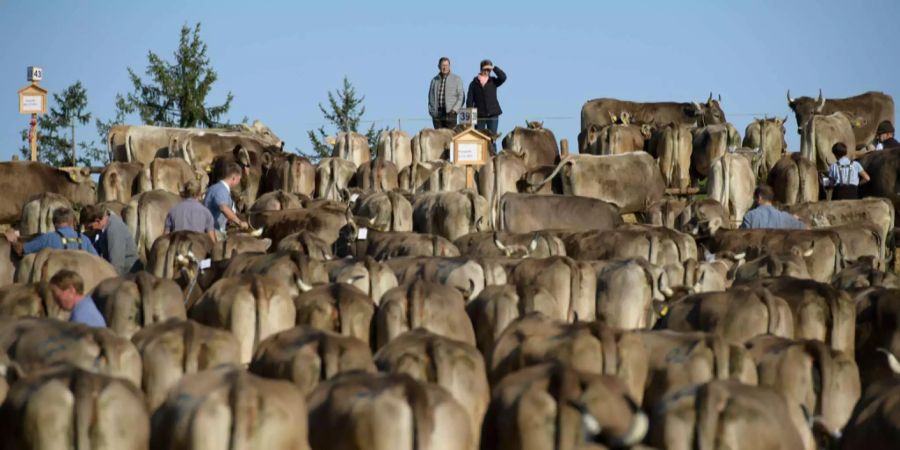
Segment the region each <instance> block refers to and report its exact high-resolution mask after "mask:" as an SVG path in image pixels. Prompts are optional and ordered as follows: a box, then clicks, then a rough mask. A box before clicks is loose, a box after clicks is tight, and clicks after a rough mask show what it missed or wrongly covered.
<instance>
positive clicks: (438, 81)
mask: <svg viewBox="0 0 900 450" xmlns="http://www.w3.org/2000/svg"><path fill="white" fill-rule="evenodd" d="M438 69H440V72H439V73H438V74H437V75H435V77H434V78H432V79H431V86H430V87H429V88H428V114H429V115H430V116H431V122H432V123H433V124H434V128H435V129H437V128H453V127H455V126H456V113H458V112H459V110H460V109H462V107H463V104H464V103H465V96H466V94H465V91H463V83H462V78H460V77H459V76H458V75H456V74H455V73H450V58H447V57H446V56H444V57H441V59H440V60H438Z"/></svg>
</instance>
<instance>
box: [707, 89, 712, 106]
mask: <svg viewBox="0 0 900 450" xmlns="http://www.w3.org/2000/svg"><path fill="white" fill-rule="evenodd" d="M711 101H712V91H709V98H707V99H706V103H709V102H711Z"/></svg>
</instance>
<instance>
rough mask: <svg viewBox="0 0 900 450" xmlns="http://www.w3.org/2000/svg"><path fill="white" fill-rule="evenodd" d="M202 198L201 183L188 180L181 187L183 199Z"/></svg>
mask: <svg viewBox="0 0 900 450" xmlns="http://www.w3.org/2000/svg"><path fill="white" fill-rule="evenodd" d="M197 197H200V183H198V182H197V181H195V180H188V181H187V182H186V183H184V186H182V187H181V198H185V199H187V198H197Z"/></svg>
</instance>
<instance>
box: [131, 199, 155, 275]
mask: <svg viewBox="0 0 900 450" xmlns="http://www.w3.org/2000/svg"><path fill="white" fill-rule="evenodd" d="M141 203H143V198H142V199H140V201H137V202H135V210H136V211H135V212H136V214H137V216H138V217H137V219H138V221H137V224H138V225H137V233H136V234H137V236H135V237H136V238H138V255H143V257H144V261H146V260H147V257H148V256H149V255H148V253H150V249H149V248H147V237H148V233H149V230H147V211H142V210H141V206H142V205H141ZM150 244H151V245H152V244H153V243H152V242H151V243H150Z"/></svg>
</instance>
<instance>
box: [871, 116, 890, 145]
mask: <svg viewBox="0 0 900 450" xmlns="http://www.w3.org/2000/svg"><path fill="white" fill-rule="evenodd" d="M875 137H876V138H878V142H884V141H886V140H888V139H890V138H892V137H894V125H893V124H891V121H890V120H883V121H882V122H881V123H879V124H878V128H877V129H876V130H875Z"/></svg>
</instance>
